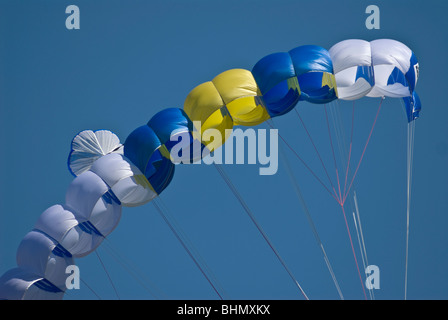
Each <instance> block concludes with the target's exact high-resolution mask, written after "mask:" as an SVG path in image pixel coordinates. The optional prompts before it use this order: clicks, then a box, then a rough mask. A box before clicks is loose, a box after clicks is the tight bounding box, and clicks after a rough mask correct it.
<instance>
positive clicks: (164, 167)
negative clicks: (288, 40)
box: [0, 39, 421, 300]
mask: <svg viewBox="0 0 448 320" xmlns="http://www.w3.org/2000/svg"><path fill="white" fill-rule="evenodd" d="M418 76H419V65H418V61H417V58H416V56H415V55H414V53H413V52H412V51H411V50H410V49H409V48H408V47H407V46H406V45H404V44H403V43H401V42H398V41H396V40H391V39H379V40H374V41H371V42H369V41H364V40H358V39H350V40H345V41H341V42H339V43H336V44H335V45H334V46H333V47H331V48H330V49H329V50H326V49H324V48H322V47H319V46H316V45H304V46H299V47H297V48H294V49H292V50H290V51H289V52H278V53H273V54H270V55H268V56H265V57H263V58H262V59H260V60H259V61H258V62H257V63H256V64H255V65H254V67H253V68H252V70H251V71H249V70H245V69H231V70H228V71H225V72H223V73H221V74H219V75H217V76H216V77H215V78H213V79H212V80H211V81H208V82H204V83H202V84H200V85H198V86H196V87H195V88H194V89H193V90H192V91H191V92H190V93H189V94H188V96H187V97H186V99H185V101H184V105H183V108H168V109H164V110H162V111H160V112H158V113H157V114H155V115H154V116H153V117H152V118H151V119H150V120H149V121H148V122H147V123H146V124H144V125H142V126H140V127H138V128H136V129H135V130H134V131H132V132H131V133H130V134H129V136H128V137H127V138H126V140H125V141H124V143H123V144H122V143H121V142H120V140H119V138H118V137H117V136H116V135H115V134H114V133H112V132H110V131H108V130H98V131H92V130H85V131H82V132H80V133H78V134H77V135H76V136H75V137H74V138H73V140H72V143H71V151H70V153H69V156H68V169H69V171H70V172H71V174H72V175H73V176H74V177H75V178H74V179H73V181H72V182H71V183H70V185H69V186H68V188H67V192H66V197H65V201H64V203H62V204H55V205H53V206H51V207H49V208H48V209H47V210H45V211H44V212H43V213H42V214H41V215H40V217H39V218H38V220H37V222H36V224H35V225H34V228H33V229H32V230H31V231H30V232H29V233H28V234H26V235H25V237H24V238H23V240H22V242H21V243H20V245H19V248H18V251H17V267H16V268H14V269H11V270H9V271H7V272H6V273H4V274H3V276H2V277H1V278H0V299H24V300H28V299H62V298H63V296H64V293H65V291H66V283H65V281H66V278H67V274H66V273H65V271H66V268H67V267H68V266H70V265H73V264H75V260H74V259H75V258H76V259H77V258H81V257H84V256H86V255H88V254H90V253H92V252H94V251H95V250H96V248H98V246H100V244H101V243H102V241H103V240H104V239H105V237H107V236H108V235H109V234H110V233H111V232H113V230H114V229H115V228H116V227H117V225H118V224H119V221H120V218H121V215H122V208H123V207H136V206H141V205H144V204H146V203H148V202H150V201H152V200H154V199H156V198H157V197H158V196H159V195H160V194H161V193H162V192H163V190H164V189H166V188H167V187H168V185H169V184H170V183H171V181H172V180H173V177H174V172H175V163H178V162H183V163H191V162H194V161H197V160H200V159H201V158H203V157H205V156H206V155H208V154H209V153H211V152H213V151H214V150H216V149H217V148H219V147H220V146H221V145H222V144H224V143H225V141H226V139H227V138H228V137H229V135H230V133H231V132H232V130H233V128H234V126H256V125H258V124H261V123H263V122H266V121H270V120H272V119H273V118H275V117H278V116H283V115H285V114H287V113H289V112H290V111H291V110H293V109H294V108H295V106H296V105H298V104H299V102H300V101H306V102H309V103H312V104H327V103H329V102H332V101H335V100H338V99H339V100H350V101H351V100H357V99H361V98H364V97H367V98H369V97H371V98H374V97H380V98H381V99H383V98H384V97H391V98H399V99H402V101H403V105H404V109H405V113H406V119H407V121H408V123H410V124H411V123H413V121H414V120H415V119H417V118H418V117H419V114H420V111H421V101H420V98H419V96H418V95H417V93H416V91H415V88H416V84H417V79H418ZM208 129H216V130H218V131H219V132H220V133H221V137H222V139H221V140H211V139H207V138H206V137H204V134H205V133H206V131H207V130H208ZM369 138H370V137H369ZM180 141H182V142H183V143H186V144H187V145H189V146H190V148H189V149H188V150H189V151H190V152H185V153H184V152H183V150H185V149H182V150H180V149H178V148H177V144H178V143H179V142H180ZM408 152H409V151H408ZM410 167H411V165H410V163H409V165H408V171H409V172H408V177H409V176H410V171H411V168H410ZM220 173H221V172H220ZM408 196H409V195H408ZM339 200H340V202H341V203H342V204H343V201H342V200H343V199H342V196H341V197H340V198H339ZM408 202H409V199H408ZM408 214H409V208H408ZM279 259H280V258H279ZM280 260H281V259H280ZM291 276H292V275H291ZM296 282H297V281H296ZM297 285H298V282H297ZM298 286H299V288H300V289H301V291H302V288H301V287H300V285H298ZM302 293H303V291H302ZM304 296H305V297H306V295H305V294H304ZM306 298H307V297H306Z"/></svg>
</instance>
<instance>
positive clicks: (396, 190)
mask: <svg viewBox="0 0 448 320" xmlns="http://www.w3.org/2000/svg"><path fill="white" fill-rule="evenodd" d="M70 4H75V5H77V6H78V7H79V8H80V13H81V28H80V29H79V30H67V29H66V28H65V19H66V17H67V14H65V8H66V7H67V6H68V5H70ZM370 4H376V5H378V6H379V8H380V19H381V25H380V30H368V29H367V28H366V27H365V19H366V18H367V15H366V14H365V8H366V7H367V6H368V5H370ZM447 10H448V4H446V3H445V2H443V1H393V2H392V1H374V2H371V1H355V0H352V1H349V0H346V1H327V0H325V1H320V2H319V3H317V2H315V1H299V0H296V1H229V0H226V1H198V0H196V1H136V0H132V1H124V0H122V1H94V2H92V1H70V2H68V1H46V0H45V1H44V0H42V1H7V0H2V1H0V136H1V137H2V147H1V157H0V177H1V179H0V181H1V182H0V197H1V200H0V273H4V272H5V271H7V270H8V269H10V268H13V267H14V266H15V253H16V250H17V247H18V245H19V243H20V241H21V239H22V238H23V236H24V235H25V234H26V233H27V232H28V231H30V230H31V229H32V227H33V225H34V223H35V222H36V221H37V218H38V217H39V215H40V214H41V213H42V212H43V211H44V210H45V209H46V208H48V207H50V206H52V205H53V204H57V203H62V202H63V201H64V197H65V191H66V189H67V187H68V185H69V183H70V182H71V181H72V179H73V177H72V176H71V174H70V173H69V171H68V169H67V156H68V152H69V149H70V142H71V139H72V138H73V136H74V135H76V134H77V133H78V132H79V131H81V130H84V129H92V130H96V129H108V130H111V131H112V132H114V133H115V134H117V135H118V136H119V137H120V139H121V141H124V140H125V139H126V137H127V135H128V134H129V133H130V132H132V131H133V130H134V129H135V128H137V127H138V126H141V125H143V124H145V123H146V122H147V121H148V120H149V119H150V118H151V117H152V116H153V115H154V114H155V113H157V112H158V111H160V110H162V109H164V108H169V107H179V108H181V107H182V105H183V102H184V100H185V97H186V96H187V95H188V93H189V92H190V91H191V90H192V89H193V88H194V87H195V86H197V85H199V84H200V83H202V82H205V81H209V80H211V79H212V78H213V77H214V76H216V75H217V74H219V73H221V72H223V71H225V70H228V69H232V68H244V69H248V70H251V68H252V67H253V66H254V64H255V63H256V62H257V61H258V60H259V59H261V58H262V57H264V56H265V55H268V54H270V53H274V52H280V51H288V50H290V49H293V48H295V47H297V46H300V45H305V44H315V45H319V46H322V47H324V48H327V49H329V48H330V47H331V46H332V45H333V44H335V43H337V42H339V41H341V40H345V39H350V38H360V39H365V40H369V41H370V40H374V39H379V38H393V39H396V40H398V41H401V42H403V43H405V44H406V45H408V46H409V47H410V48H411V49H412V50H413V51H414V53H415V54H416V56H417V57H418V59H419V63H420V78H419V82H418V84H417V92H418V93H419V95H420V98H421V100H422V104H423V109H422V113H421V118H420V119H418V120H417V123H416V135H415V152H414V167H413V184H412V187H413V189H412V208H411V222H410V244H409V274H408V293H407V294H408V299H446V298H448V294H447V292H448V291H447V290H446V285H447V284H448V278H447V273H446V270H447V268H448V259H447V256H446V254H445V252H446V250H447V247H448V239H447V233H446V231H445V230H446V227H447V226H448V217H447V214H446V213H447V212H448V193H447V188H446V183H447V181H448V170H447V166H446V161H447V160H448V138H447V137H448V129H447V128H448V127H447V126H446V119H447V109H446V108H445V105H446V102H445V97H444V93H445V91H446V90H445V89H444V82H445V81H443V80H444V75H445V74H446V72H447V71H448V66H447V62H446V61H447V60H446V59H445V52H446V51H447V49H448V42H447V36H446V30H448V22H447V20H446V17H445V15H446V12H447ZM351 106H352V105H351V103H348V102H342V101H341V102H339V103H338V104H333V105H332V107H337V108H340V112H341V115H342V116H343V119H344V123H345V127H344V129H345V130H346V134H347V136H348V132H349V130H350V117H351ZM377 107H378V100H377V99H370V98H363V99H361V100H359V101H356V103H355V108H356V109H355V118H356V121H355V126H354V130H355V134H354V140H353V148H354V149H353V159H356V161H357V160H358V159H359V157H360V155H361V151H362V148H363V147H364V144H365V141H366V138H367V135H368V133H369V130H370V127H371V124H372V121H373V119H374V117H375V113H376V111H377ZM297 110H298V111H299V112H300V114H301V116H302V117H303V119H304V121H305V122H306V125H307V128H308V129H309V131H310V132H311V134H312V136H313V139H315V142H316V145H317V146H318V148H319V150H320V151H321V152H322V157H323V159H324V161H325V163H326V165H327V168H329V169H333V167H332V157H331V154H330V152H331V148H329V144H328V132H327V127H326V123H325V118H324V113H323V109H322V106H316V105H311V104H308V103H304V102H303V103H302V102H301V103H299V104H298V106H297ZM275 124H276V126H277V127H278V129H279V133H280V135H281V136H282V137H284V138H285V139H286V140H287V141H288V142H289V143H290V144H291V146H293V147H294V149H295V150H296V151H297V152H298V153H299V154H300V155H301V156H303V158H304V159H306V161H307V163H309V164H310V166H311V167H312V168H313V169H314V170H315V171H316V173H317V174H318V175H319V176H320V177H324V172H323V171H322V167H321V166H320V162H319V160H318V158H317V157H316V154H315V153H314V149H313V148H312V146H311V145H310V141H309V139H308V137H307V136H306V134H305V132H304V130H303V127H302V126H301V124H300V122H299V120H298V118H297V116H296V114H295V112H291V113H288V114H287V115H284V116H282V117H279V118H276V119H275ZM406 125H407V123H406V119H405V115H404V111H403V109H402V106H401V104H400V102H399V101H398V100H397V99H386V100H385V101H384V103H383V105H382V109H381V111H380V115H379V118H378V121H377V124H376V126H375V129H374V131H373V135H372V138H371V140H370V143H369V145H368V148H367V151H366V154H365V156H364V158H363V161H362V164H361V166H360V169H359V171H358V174H357V176H356V180H355V186H356V192H357V195H358V203H359V207H360V215H361V221H362V227H363V233H364V239H365V243H366V247H367V254H368V259H369V263H370V264H374V265H377V266H378V267H379V268H380V272H381V273H380V279H381V288H380V289H379V290H375V298H376V299H403V298H404V265H405V254H404V253H405V235H406V234H405V232H406ZM260 128H268V127H267V126H265V125H260ZM282 147H283V148H284V149H285V154H286V155H287V158H288V161H289V162H290V164H291V166H292V167H293V171H294V176H295V177H296V179H297V181H298V184H299V185H300V188H301V190H302V193H303V197H304V199H305V201H306V204H307V206H308V208H309V211H310V213H311V215H312V217H313V221H314V223H315V225H316V228H317V230H318V232H319V236H320V238H321V240H322V242H323V244H324V245H325V250H326V252H327V254H328V256H329V258H330V261H331V263H332V266H333V270H334V272H335V275H336V277H337V279H338V282H339V285H340V287H341V291H342V293H343V295H344V297H345V298H346V299H364V295H363V292H362V287H361V284H360V281H359V278H358V274H357V270H356V265H355V262H354V259H353V255H352V250H351V246H350V242H349V238H348V235H347V231H346V227H345V222H344V218H343V215H342V211H341V209H340V206H339V205H338V204H337V203H336V202H335V201H334V199H333V198H332V197H331V196H329V194H328V193H326V191H325V190H324V189H323V188H322V186H321V185H320V184H319V183H317V182H316V180H315V179H314V178H313V177H312V176H311V175H310V173H309V171H307V170H306V169H305V168H304V166H303V165H302V164H301V163H300V162H298V161H297V159H296V158H295V157H294V154H293V153H292V152H290V150H289V149H287V148H286V146H285V145H282ZM354 163H356V162H354ZM224 168H225V170H226V172H227V174H228V175H229V177H230V178H231V179H232V182H233V183H234V184H235V185H236V186H237V188H238V190H239V192H240V193H241V195H242V196H243V198H244V200H245V201H246V203H247V204H248V206H249V207H250V208H251V210H252V212H253V213H254V215H255V216H256V218H257V221H258V222H259V224H260V225H261V226H262V227H263V229H264V231H265V232H266V234H267V235H268V236H269V238H270V240H271V241H272V243H273V244H274V246H275V248H276V249H277V250H278V252H279V253H280V254H281V256H282V258H283V259H284V260H285V262H286V263H287V265H288V267H289V269H290V270H291V271H292V273H293V274H294V275H295V277H296V278H297V280H298V281H299V282H300V284H301V286H302V287H303V289H304V291H305V292H306V293H307V295H308V296H309V298H310V299H339V296H338V293H337V290H336V289H335V286H334V284H333V282H332V280H331V276H330V274H329V272H328V270H327V268H326V266H325V263H324V260H323V258H322V254H321V251H320V249H319V247H318V246H317V244H316V241H315V238H314V236H313V233H312V230H311V228H310V225H309V223H308V221H307V218H306V215H305V214H304V212H303V210H302V208H301V206H300V202H299V200H298V199H297V197H296V196H295V192H294V189H293V187H292V185H291V183H290V179H289V175H288V173H287V171H286V170H285V168H284V167H282V166H281V167H280V168H279V171H278V173H277V174H276V175H274V176H260V175H258V166H256V165H227V166H224ZM329 172H330V174H331V175H332V177H334V174H335V172H334V170H329ZM161 198H162V201H163V202H164V203H165V205H166V207H167V208H168V210H169V212H170V215H171V216H172V217H173V219H175V220H176V222H177V225H178V230H182V232H183V233H185V234H186V235H187V236H188V239H189V240H190V242H191V243H192V244H193V248H194V249H195V250H196V251H197V252H199V254H200V256H201V257H202V259H203V261H205V263H206V264H207V266H208V268H209V269H210V270H211V271H212V272H213V275H214V279H216V280H217V281H218V282H219V285H220V286H221V287H222V288H223V291H224V292H225V297H226V298H227V299H302V298H303V297H302V296H301V294H300V292H298V290H297V288H296V287H295V286H294V284H293V283H292V281H291V280H290V279H289V277H288V274H287V273H286V272H285V270H284V269H283V268H282V266H281V264H280V263H279V261H278V260H277V259H276V257H275V255H274V254H273V253H272V251H271V250H270V249H269V247H268V246H267V244H266V243H265V242H264V240H263V238H262V237H261V236H260V234H259V233H258V231H257V229H256V228H255V227H254V225H253V224H252V222H251V221H250V219H249V218H248V216H247V215H246V213H245V212H244V210H243V208H242V207H241V206H240V204H239V202H238V201H237V199H236V198H235V197H234V196H233V194H232V193H231V191H230V190H229V189H228V187H227V185H226V184H225V183H224V181H223V180H222V179H221V177H220V176H219V174H218V172H217V171H216V169H215V168H214V167H213V166H208V165H205V164H202V165H191V166H178V167H176V173H175V176H174V179H173V181H172V182H171V184H170V185H169V186H168V188H167V189H166V190H165V191H164V192H163V193H162V194H161ZM347 218H348V222H349V225H350V228H351V231H354V226H353V222H352V221H353V219H352V217H351V215H350V214H348V216H347ZM352 238H353V241H354V245H355V250H356V253H357V254H359V250H358V244H357V240H356V235H355V233H354V232H353V233H352ZM112 252H115V253H117V252H118V253H119V254H120V257H121V258H120V259H114V258H113V256H112V254H111V253H112ZM98 254H99V255H100V257H101V259H102V261H103V262H104V264H105V265H106V268H107V270H108V273H109V275H110V277H111V279H112V282H113V284H114V286H115V287H116V289H117V292H118V294H119V297H120V298H122V299H217V298H218V297H217V295H216V293H215V292H214V291H213V290H212V288H211V287H210V285H209V284H208V282H207V281H206V280H205V279H204V277H203V276H202V275H201V273H200V272H199V271H198V269H197V268H196V266H195V264H194V263H193V262H192V260H191V259H190V258H189V256H188V255H187V254H186V253H185V251H184V250H183V248H182V246H181V245H180V244H179V242H178V241H177V239H176V237H175V236H174V235H173V234H172V232H171V231H170V229H169V228H168V226H167V225H166V224H165V223H164V221H163V220H162V219H161V217H160V216H159V215H158V213H157V211H156V210H155V207H154V206H153V205H152V204H151V203H148V204H146V205H145V206H142V207H138V208H124V209H123V217H122V219H121V221H120V224H119V226H118V227H117V229H116V230H115V231H114V232H113V233H112V234H111V235H110V236H109V238H108V241H107V244H106V243H103V244H102V245H101V246H100V248H99V249H98ZM358 260H359V261H358V262H359V263H360V257H359V256H358ZM76 262H77V264H78V265H79V267H80V270H81V277H82V279H83V280H84V281H85V283H87V284H88V285H89V286H90V287H91V288H92V289H94V291H95V292H96V293H97V294H98V295H99V296H100V297H101V298H103V299H116V298H117V296H116V294H115V292H114V290H113V288H112V285H111V283H110V281H109V280H108V277H107V275H106V273H105V272H104V270H103V268H102V266H101V263H100V262H99V259H98V257H97V255H95V254H92V255H89V256H88V257H85V258H81V259H78V260H77V261H76ZM123 262H126V263H128V264H132V265H133V269H132V270H138V271H139V273H141V274H143V275H144V277H145V280H144V281H142V280H141V281H136V279H135V278H134V277H133V276H131V274H130V272H129V269H125V268H123V266H122V263H123ZM361 271H362V270H361ZM142 283H144V284H145V286H143V285H142ZM147 288H149V289H151V290H150V291H151V292H152V293H151V292H148V290H147ZM65 298H66V299H97V297H96V296H95V294H93V293H92V291H91V290H89V289H88V288H87V287H86V285H84V284H82V288H81V289H80V290H72V291H70V292H69V293H68V294H67V295H66V296H65Z"/></svg>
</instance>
